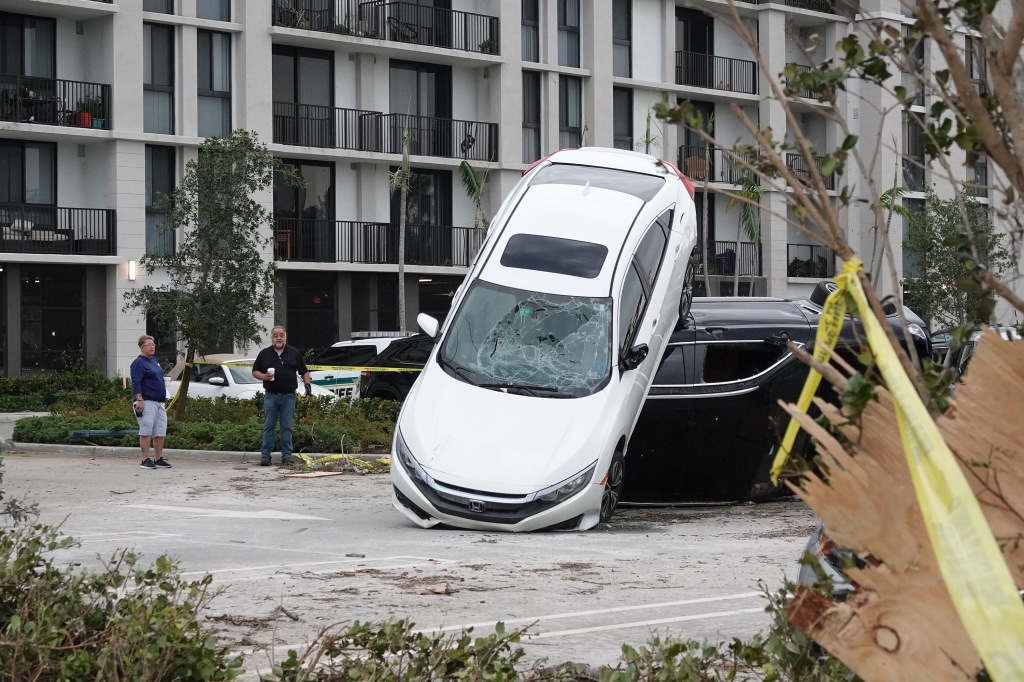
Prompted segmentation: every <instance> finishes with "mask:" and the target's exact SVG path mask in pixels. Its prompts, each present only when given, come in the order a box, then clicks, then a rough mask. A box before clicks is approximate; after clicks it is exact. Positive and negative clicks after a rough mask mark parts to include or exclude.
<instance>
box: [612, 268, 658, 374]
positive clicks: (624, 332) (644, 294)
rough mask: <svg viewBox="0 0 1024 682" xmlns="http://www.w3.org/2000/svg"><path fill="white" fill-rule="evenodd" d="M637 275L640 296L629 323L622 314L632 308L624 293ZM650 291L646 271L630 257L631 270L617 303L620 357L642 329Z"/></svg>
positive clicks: (631, 345)
mask: <svg viewBox="0 0 1024 682" xmlns="http://www.w3.org/2000/svg"><path fill="white" fill-rule="evenodd" d="M633 277H636V279H637V281H638V282H639V283H640V298H639V300H638V301H637V302H636V303H635V304H634V305H635V306H636V307H635V309H633V314H632V316H631V317H630V318H629V323H628V324H627V323H626V321H625V320H624V319H623V317H622V315H623V314H625V313H626V312H628V311H629V310H630V308H629V307H627V306H626V305H625V300H624V297H623V294H624V292H625V290H626V286H627V285H628V284H629V280H630V279H631V278H633ZM650 298H651V295H650V291H649V290H648V289H647V285H646V282H645V281H644V273H643V272H641V271H640V269H639V268H638V267H637V263H636V260H634V259H630V262H629V270H628V272H627V273H626V277H625V280H624V281H623V283H622V292H620V294H619V300H618V301H616V303H617V304H618V305H619V318H618V321H619V357H620V358H621V357H622V356H623V355H625V353H626V351H628V350H629V349H630V348H632V347H633V341H634V340H636V335H637V333H638V332H639V331H640V323H641V322H642V321H643V319H644V315H645V314H646V312H647V305H648V303H649V302H650Z"/></svg>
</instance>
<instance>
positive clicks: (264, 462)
mask: <svg viewBox="0 0 1024 682" xmlns="http://www.w3.org/2000/svg"><path fill="white" fill-rule="evenodd" d="M260 466H261V467H268V466H270V455H263V456H262V457H260Z"/></svg>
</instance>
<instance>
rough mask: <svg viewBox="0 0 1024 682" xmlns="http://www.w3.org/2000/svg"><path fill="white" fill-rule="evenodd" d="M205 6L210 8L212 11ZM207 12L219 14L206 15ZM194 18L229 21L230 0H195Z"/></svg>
mask: <svg viewBox="0 0 1024 682" xmlns="http://www.w3.org/2000/svg"><path fill="white" fill-rule="evenodd" d="M213 3H216V4H213ZM206 8H211V9H212V10H214V11H210V9H206ZM220 10H224V11H220ZM208 14H217V15H220V16H207V15H208ZM196 18H197V19H208V20H210V21H231V0H196Z"/></svg>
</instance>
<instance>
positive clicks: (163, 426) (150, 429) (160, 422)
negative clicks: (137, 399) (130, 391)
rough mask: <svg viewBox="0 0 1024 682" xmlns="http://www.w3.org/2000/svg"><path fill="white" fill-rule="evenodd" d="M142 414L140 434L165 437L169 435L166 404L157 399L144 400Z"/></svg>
mask: <svg viewBox="0 0 1024 682" xmlns="http://www.w3.org/2000/svg"><path fill="white" fill-rule="evenodd" d="M142 405H143V407H142V416H141V417H136V419H138V420H139V435H140V436H153V437H154V438H163V437H164V436H166V435H167V410H165V409H164V404H163V403H160V402H157V401H155V400H144V401H143V402H142Z"/></svg>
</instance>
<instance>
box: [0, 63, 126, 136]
mask: <svg viewBox="0 0 1024 682" xmlns="http://www.w3.org/2000/svg"><path fill="white" fill-rule="evenodd" d="M0 121H14V122H18V123H35V124H41V125H52V126H66V127H73V128H99V129H101V130H110V128H111V123H112V121H111V119H110V86H109V85H104V84H102V83H84V82H81V81H69V80H61V79H56V78H37V77H35V76H2V75H0Z"/></svg>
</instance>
